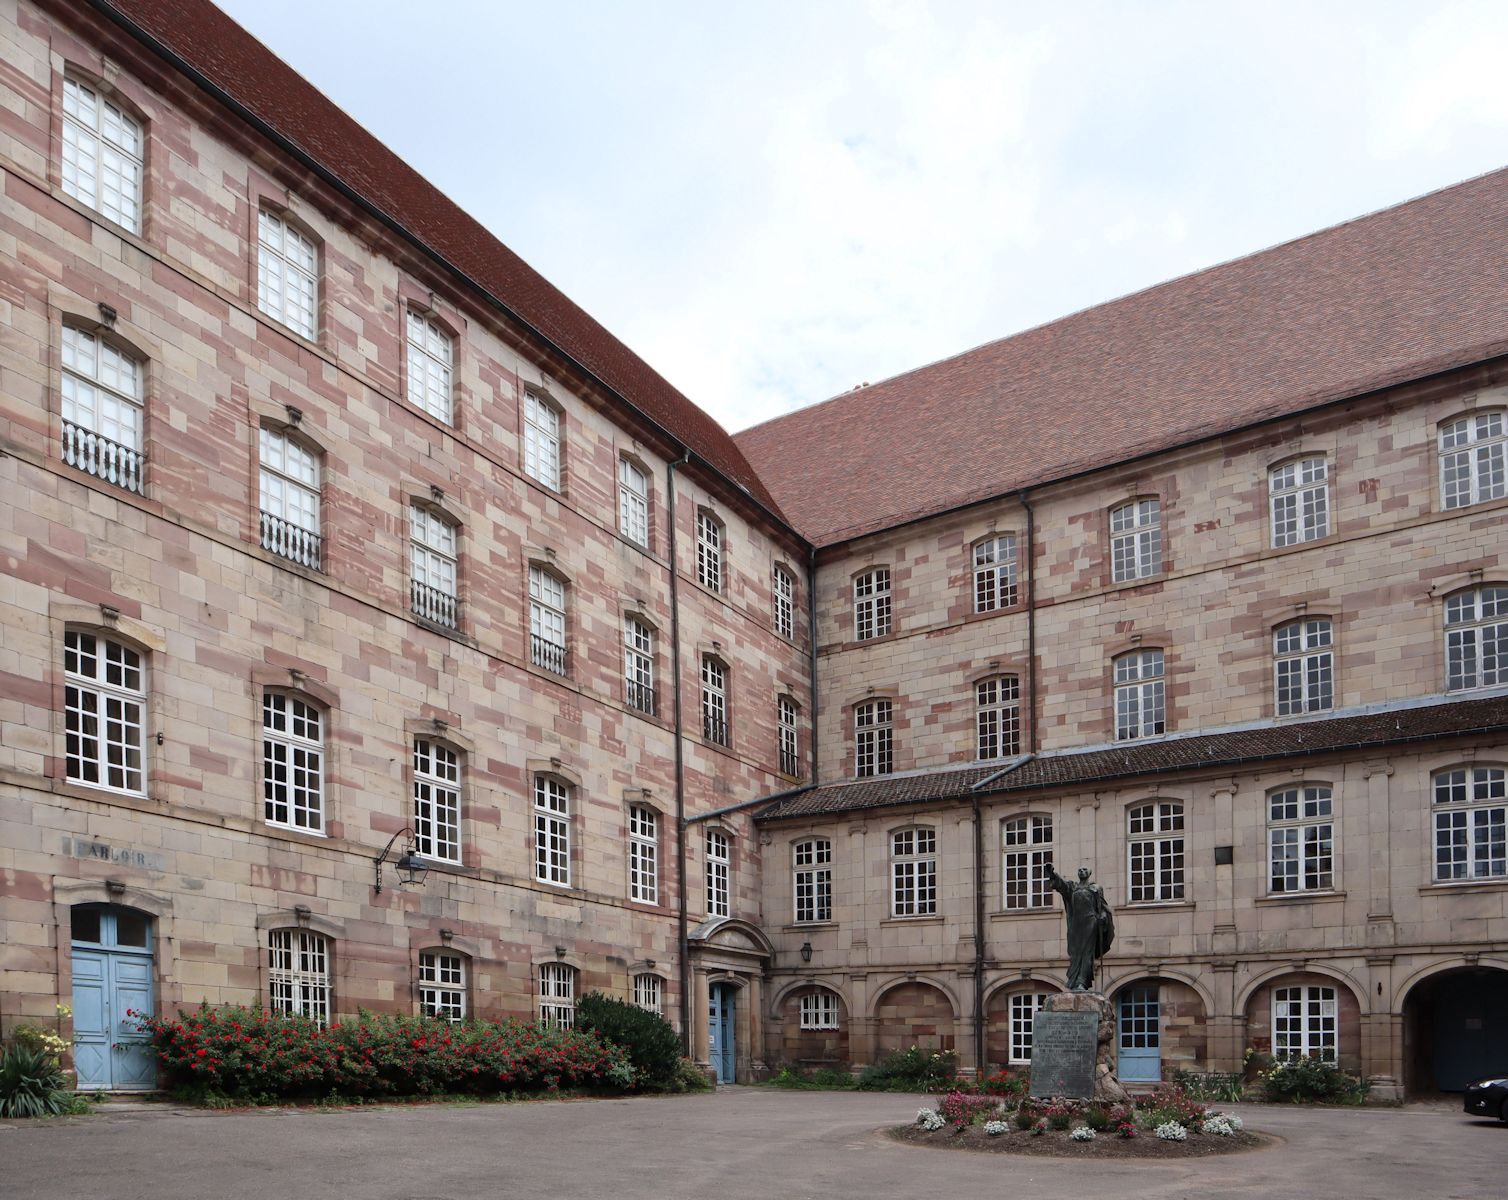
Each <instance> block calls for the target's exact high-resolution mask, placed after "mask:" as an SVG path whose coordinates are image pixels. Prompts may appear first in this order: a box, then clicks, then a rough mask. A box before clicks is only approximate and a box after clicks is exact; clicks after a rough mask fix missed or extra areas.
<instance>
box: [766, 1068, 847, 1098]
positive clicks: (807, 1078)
mask: <svg viewBox="0 0 1508 1200" xmlns="http://www.w3.org/2000/svg"><path fill="white" fill-rule="evenodd" d="M769 1083H770V1086H771V1087H777V1088H784V1089H786V1090H788V1091H807V1092H847V1091H852V1090H853V1088H854V1087H855V1086H857V1083H858V1081H857V1080H856V1079H854V1077H853V1075H852V1074H851V1073H850V1072H848V1071H846V1070H844V1069H843V1068H842V1067H818V1068H817V1069H816V1070H815V1071H803V1070H801V1069H800V1068H799V1067H793V1066H791V1064H790V1063H785V1064H783V1065H782V1066H781V1068H780V1070H779V1071H777V1072H776V1073H775V1075H774V1076H773V1077H772V1078H771V1079H770V1081H769Z"/></svg>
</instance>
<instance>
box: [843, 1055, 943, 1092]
mask: <svg viewBox="0 0 1508 1200" xmlns="http://www.w3.org/2000/svg"><path fill="white" fill-rule="evenodd" d="M957 1074H958V1055H956V1054H954V1053H953V1051H951V1050H923V1049H922V1048H921V1047H920V1046H912V1047H911V1049H909V1050H893V1051H891V1052H890V1053H889V1054H887V1055H885V1057H884V1058H882V1059H880V1061H879V1062H877V1063H874V1064H873V1065H871V1066H868V1067H865V1068H864V1070H863V1072H862V1073H861V1074H860V1075H859V1082H858V1083H857V1084H856V1085H855V1086H856V1087H857V1088H858V1089H859V1090H860V1091H863V1092H937V1091H941V1090H942V1089H943V1088H944V1087H947V1088H950V1089H951V1088H952V1087H953V1086H954V1084H953V1077H954V1076H955V1075H957Z"/></svg>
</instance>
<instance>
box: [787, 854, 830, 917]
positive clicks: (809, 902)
mask: <svg viewBox="0 0 1508 1200" xmlns="http://www.w3.org/2000/svg"><path fill="white" fill-rule="evenodd" d="M791 869H792V879H793V884H794V892H795V901H796V922H797V924H803V923H806V922H815V921H831V920H832V919H833V844H832V842H831V841H829V840H828V839H827V838H806V839H805V840H803V841H799V842H797V843H796V844H795V845H794V846H792V847H791Z"/></svg>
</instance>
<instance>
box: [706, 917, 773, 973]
mask: <svg viewBox="0 0 1508 1200" xmlns="http://www.w3.org/2000/svg"><path fill="white" fill-rule="evenodd" d="M686 941H687V943H688V945H689V947H690V950H691V953H692V955H693V956H694V957H696V958H698V959H701V960H702V961H703V962H704V963H707V962H719V963H722V964H724V965H726V966H727V967H728V968H729V969H730V970H750V969H752V970H760V971H762V970H763V969H764V967H765V966H767V965H768V963H769V961H770V959H771V957H773V955H774V953H775V947H774V946H772V945H771V944H770V939H769V938H767V937H765V935H764V931H763V930H762V929H760V928H759V926H757V925H751V924H750V923H749V922H748V921H740V920H739V919H738V918H737V917H712V918H710V919H708V920H706V921H703V922H702V923H701V924H700V925H698V926H696V928H694V929H692V930H691V931H690V932H689V933H688V934H687V935H686Z"/></svg>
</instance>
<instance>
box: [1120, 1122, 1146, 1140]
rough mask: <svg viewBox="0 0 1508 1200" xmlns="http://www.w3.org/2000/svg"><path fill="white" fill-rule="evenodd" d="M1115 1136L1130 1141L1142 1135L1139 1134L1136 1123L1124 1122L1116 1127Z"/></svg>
mask: <svg viewBox="0 0 1508 1200" xmlns="http://www.w3.org/2000/svg"><path fill="white" fill-rule="evenodd" d="M1115 1136H1116V1137H1118V1138H1127V1139H1130V1138H1134V1137H1140V1136H1141V1135H1140V1134H1139V1133H1138V1132H1137V1128H1136V1122H1135V1121H1122V1122H1120V1123H1119V1124H1118V1125H1116V1127H1115Z"/></svg>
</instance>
